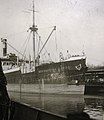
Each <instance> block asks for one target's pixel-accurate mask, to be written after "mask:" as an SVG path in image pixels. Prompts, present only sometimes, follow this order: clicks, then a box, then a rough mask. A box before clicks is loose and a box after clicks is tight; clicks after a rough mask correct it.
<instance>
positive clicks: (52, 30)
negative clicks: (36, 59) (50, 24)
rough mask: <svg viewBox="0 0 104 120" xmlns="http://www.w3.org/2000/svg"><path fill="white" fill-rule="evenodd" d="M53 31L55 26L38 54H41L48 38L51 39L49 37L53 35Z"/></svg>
mask: <svg viewBox="0 0 104 120" xmlns="http://www.w3.org/2000/svg"><path fill="white" fill-rule="evenodd" d="M54 30H56V26H54V29H53V30H52V32H51V33H50V35H49V36H48V38H47V40H46V42H45V43H44V44H43V47H42V48H41V50H40V52H39V54H40V53H41V52H42V50H43V48H44V47H45V45H46V44H47V42H48V40H49V38H50V37H51V35H52V33H53V31H54Z"/></svg>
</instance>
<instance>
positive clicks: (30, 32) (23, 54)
mask: <svg viewBox="0 0 104 120" xmlns="http://www.w3.org/2000/svg"><path fill="white" fill-rule="evenodd" d="M30 37H31V32H30V34H29V38H28V39H27V45H28V42H29V40H30ZM27 45H26V47H25V50H24V52H23V55H24V56H25V52H26V49H27Z"/></svg>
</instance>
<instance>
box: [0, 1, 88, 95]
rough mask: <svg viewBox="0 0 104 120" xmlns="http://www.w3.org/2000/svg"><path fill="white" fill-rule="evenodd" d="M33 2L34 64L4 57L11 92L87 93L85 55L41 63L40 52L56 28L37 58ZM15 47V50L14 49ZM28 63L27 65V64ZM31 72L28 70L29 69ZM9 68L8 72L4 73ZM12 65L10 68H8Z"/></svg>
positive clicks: (3, 62) (4, 51)
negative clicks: (85, 90) (85, 91)
mask: <svg viewBox="0 0 104 120" xmlns="http://www.w3.org/2000/svg"><path fill="white" fill-rule="evenodd" d="M34 11H35V10H34V2H33V25H32V27H30V28H29V30H30V32H31V33H33V52H34V53H33V58H34V59H33V60H32V61H20V60H18V59H17V62H14V61H11V60H10V59H9V58H8V57H3V58H1V60H2V65H3V68H4V73H5V75H6V78H7V81H8V90H9V91H16V92H20V91H22V92H32V93H42V94H43V93H49V94H51V93H52V94H84V89H85V72H86V70H87V67H86V57H85V55H84V54H83V55H70V56H68V57H67V59H64V58H63V55H62V53H60V60H59V61H58V62H49V63H44V64H40V63H39V59H40V57H41V56H40V53H41V51H42V50H43V49H44V47H45V45H46V43H47V42H48V40H49V38H50V37H51V35H52V33H53V32H54V31H55V30H56V26H54V28H53V30H52V32H51V33H50V35H49V36H48V38H47V40H46V42H45V43H44V44H43V46H42V48H41V49H40V51H39V52H38V55H37V56H36V53H35V52H36V50H35V48H36V47H35V42H36V41H35V37H36V34H37V30H38V28H37V26H36V25H35V21H34V17H35V15H34V14H35V12H34ZM2 43H3V46H4V48H3V55H4V56H6V55H7V44H8V42H7V40H6V39H2ZM12 48H13V47H12ZM24 63H25V65H24ZM26 65H27V66H28V67H29V65H30V66H32V67H31V69H29V70H27V69H26V68H28V67H27V66H26ZM5 66H7V68H8V70H7V69H6V70H5V68H6V67H5ZM8 66H9V67H8Z"/></svg>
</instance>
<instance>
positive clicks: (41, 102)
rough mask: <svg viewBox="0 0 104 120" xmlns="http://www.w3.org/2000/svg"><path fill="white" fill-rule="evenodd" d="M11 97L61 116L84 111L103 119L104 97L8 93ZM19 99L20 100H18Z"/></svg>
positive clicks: (100, 119) (92, 116)
mask: <svg viewBox="0 0 104 120" xmlns="http://www.w3.org/2000/svg"><path fill="white" fill-rule="evenodd" d="M10 96H11V98H12V99H15V100H17V101H20V102H24V103H27V104H30V105H31V106H34V107H37V108H41V109H42V110H45V111H49V112H52V113H55V114H59V115H61V116H66V115H67V114H68V113H70V112H82V111H84V112H86V113H88V114H89V115H90V117H91V118H95V119H97V120H103V115H104V109H103V108H104V97H96V96H84V95H81V96H80V95H41V94H40V95H39V94H26V93H24V94H23V93H22V94H21V97H20V94H19V93H13V92H12V93H10ZM20 99H21V100H20Z"/></svg>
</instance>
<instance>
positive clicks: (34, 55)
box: [30, 0, 38, 70]
mask: <svg viewBox="0 0 104 120" xmlns="http://www.w3.org/2000/svg"><path fill="white" fill-rule="evenodd" d="M32 12H33V25H32V27H30V30H31V32H32V33H33V64H34V70H35V67H36V62H35V59H36V54H35V53H36V52H35V37H36V32H37V30H38V28H37V26H36V23H35V5H34V0H33V10H32Z"/></svg>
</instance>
